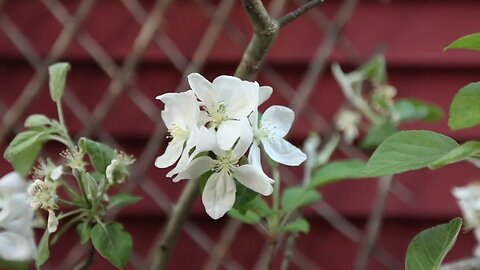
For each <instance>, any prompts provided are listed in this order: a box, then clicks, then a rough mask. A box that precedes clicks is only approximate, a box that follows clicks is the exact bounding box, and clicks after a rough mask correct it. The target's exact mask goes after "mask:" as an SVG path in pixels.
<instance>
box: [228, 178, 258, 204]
mask: <svg viewBox="0 0 480 270" xmlns="http://www.w3.org/2000/svg"><path fill="white" fill-rule="evenodd" d="M235 185H236V187H237V190H236V192H235V203H234V205H233V207H234V208H236V209H242V208H243V207H244V206H245V205H247V204H248V203H250V202H251V201H252V200H253V199H255V198H256V197H258V193H256V192H255V191H252V190H251V189H249V188H247V187H245V186H244V185H242V184H240V183H239V182H237V181H235Z"/></svg>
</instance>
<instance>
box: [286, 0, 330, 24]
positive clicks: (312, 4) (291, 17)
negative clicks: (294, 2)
mask: <svg viewBox="0 0 480 270" xmlns="http://www.w3.org/2000/svg"><path fill="white" fill-rule="evenodd" d="M321 2H323V0H312V1H309V2H307V3H305V4H304V5H303V6H301V7H299V8H297V9H296V10H294V11H292V12H290V13H288V14H287V15H285V16H283V17H282V18H280V19H278V23H279V25H280V27H283V26H285V25H287V24H288V23H290V22H291V21H293V20H295V19H296V18H298V17H300V16H301V15H303V14H304V13H305V12H307V11H309V10H310V9H312V8H314V7H315V6H317V5H318V4H320V3H321Z"/></svg>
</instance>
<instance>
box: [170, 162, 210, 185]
mask: <svg viewBox="0 0 480 270" xmlns="http://www.w3.org/2000/svg"><path fill="white" fill-rule="evenodd" d="M212 165H213V159H212V158H210V157H207V156H204V157H199V158H196V159H194V160H193V161H192V162H190V164H189V165H188V167H187V168H186V169H185V170H184V171H182V172H180V173H179V174H177V176H176V177H175V178H174V179H173V182H178V181H180V180H183V179H194V178H197V177H200V176H201V175H202V174H204V173H206V172H208V171H209V170H211V169H212Z"/></svg>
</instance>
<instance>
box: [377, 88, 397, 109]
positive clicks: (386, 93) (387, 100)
mask: <svg viewBox="0 0 480 270" xmlns="http://www.w3.org/2000/svg"><path fill="white" fill-rule="evenodd" d="M396 95H397V89H395V87H393V86H391V85H388V84H384V85H378V86H377V87H375V88H374V90H373V97H372V101H373V107H374V109H375V110H377V111H379V112H383V113H391V112H392V113H394V111H393V104H394V103H393V98H394V97H395V96H396Z"/></svg>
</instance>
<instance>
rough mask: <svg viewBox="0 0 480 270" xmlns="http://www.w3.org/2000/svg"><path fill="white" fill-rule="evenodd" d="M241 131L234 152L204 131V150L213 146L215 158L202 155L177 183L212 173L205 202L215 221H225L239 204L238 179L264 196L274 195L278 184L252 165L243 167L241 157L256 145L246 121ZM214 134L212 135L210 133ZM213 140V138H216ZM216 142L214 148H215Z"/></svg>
mask: <svg viewBox="0 0 480 270" xmlns="http://www.w3.org/2000/svg"><path fill="white" fill-rule="evenodd" d="M240 123H242V125H241V129H240V138H239V140H238V142H237V143H236V145H235V146H234V148H233V149H232V150H222V149H220V148H219V147H218V146H217V145H216V144H215V135H214V133H213V131H212V130H207V129H204V132H205V135H204V138H205V141H204V145H202V148H204V149H206V148H208V147H209V146H211V147H212V149H211V150H212V151H213V153H214V154H215V155H216V157H215V158H211V157H209V156H202V157H198V158H196V159H194V160H193V161H192V162H191V163H190V165H189V166H188V167H187V169H186V170H185V171H183V172H180V173H179V174H178V175H177V177H175V179H174V181H178V180H182V179H192V178H197V177H200V176H201V175H202V174H204V173H206V172H208V171H211V172H212V175H211V176H210V177H209V178H208V180H207V183H206V185H205V188H204V190H203V194H202V202H203V205H204V206H205V210H206V212H207V214H208V215H209V216H210V217H212V218H213V219H218V218H221V217H222V216H223V215H224V214H225V213H226V212H227V211H228V210H230V209H231V208H232V207H233V204H234V203H235V192H236V186H235V181H234V179H235V180H237V181H238V182H240V183H241V184H242V185H244V186H246V187H247V188H249V189H251V190H253V191H255V192H258V193H260V194H262V195H264V196H268V195H270V194H272V191H273V187H272V183H273V182H274V181H273V180H272V179H271V178H269V177H268V176H267V175H265V173H263V171H262V170H261V169H260V168H258V167H257V166H254V165H252V164H245V165H240V164H239V161H240V158H241V157H242V156H243V155H244V154H245V153H246V152H247V150H248V148H249V147H250V145H251V144H252V136H253V134H252V131H251V127H250V125H249V124H248V122H247V121H246V120H244V121H240ZM208 132H210V135H208V134H207V133H208ZM212 138H213V139H212ZM212 142H214V143H213V145H212Z"/></svg>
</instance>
